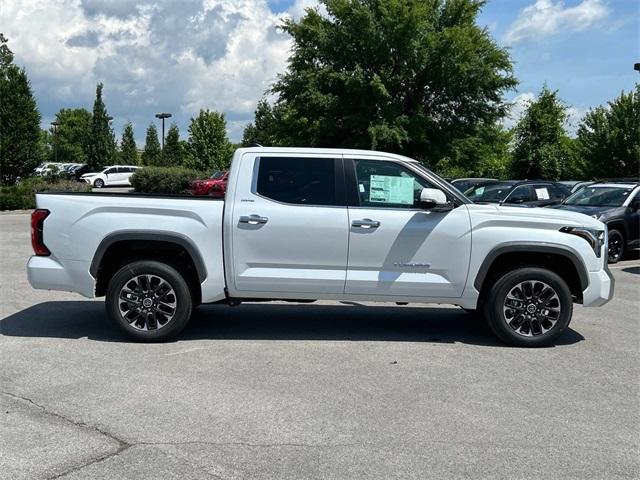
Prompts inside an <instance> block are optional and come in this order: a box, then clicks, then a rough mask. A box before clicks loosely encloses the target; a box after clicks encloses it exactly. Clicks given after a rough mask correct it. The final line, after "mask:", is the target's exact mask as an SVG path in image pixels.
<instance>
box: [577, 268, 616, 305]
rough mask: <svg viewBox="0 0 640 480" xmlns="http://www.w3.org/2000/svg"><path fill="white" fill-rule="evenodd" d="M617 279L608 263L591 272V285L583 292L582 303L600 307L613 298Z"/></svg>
mask: <svg viewBox="0 0 640 480" xmlns="http://www.w3.org/2000/svg"><path fill="white" fill-rule="evenodd" d="M605 258H606V257H605ZM614 286H615V279H614V278H613V275H612V274H611V271H610V270H609V268H608V267H607V265H606V260H605V266H604V268H603V269H602V270H599V271H597V272H589V286H588V287H587V288H586V289H585V290H584V292H582V305H583V306H585V307H600V306H602V305H604V304H605V303H607V302H608V301H609V300H611V299H612V298H613V290H614Z"/></svg>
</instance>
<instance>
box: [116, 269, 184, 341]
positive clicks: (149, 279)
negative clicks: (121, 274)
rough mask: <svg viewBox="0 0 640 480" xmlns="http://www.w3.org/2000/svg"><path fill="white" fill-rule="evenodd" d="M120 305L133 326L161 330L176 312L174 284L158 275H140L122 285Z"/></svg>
mask: <svg viewBox="0 0 640 480" xmlns="http://www.w3.org/2000/svg"><path fill="white" fill-rule="evenodd" d="M118 308H119V310H120V315H122V318H124V319H125V320H126V321H127V322H128V323H129V325H130V326H131V327H132V328H135V329H136V330H141V331H152V330H159V329H161V328H163V327H166V326H167V325H168V324H169V323H170V322H171V320H172V319H173V317H174V315H175V313H176V308H177V298H176V293H175V291H174V289H173V287H172V286H171V284H170V283H169V282H168V281H167V280H165V279H164V278H162V277H160V276H158V275H137V276H135V277H133V278H131V279H130V280H128V281H127V282H126V283H125V284H124V285H123V286H122V288H121V289H120V293H119V295H118Z"/></svg>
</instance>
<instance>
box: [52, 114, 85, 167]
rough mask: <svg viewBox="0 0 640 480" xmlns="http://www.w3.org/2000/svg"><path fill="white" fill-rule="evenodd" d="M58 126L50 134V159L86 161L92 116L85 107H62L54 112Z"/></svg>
mask: <svg viewBox="0 0 640 480" xmlns="http://www.w3.org/2000/svg"><path fill="white" fill-rule="evenodd" d="M55 121H56V122H57V123H58V126H57V127H56V128H54V127H53V126H52V127H51V128H50V129H49V133H50V134H51V137H50V138H51V148H52V151H51V160H52V161H58V162H63V163H87V161H88V158H89V152H90V143H91V133H92V132H91V121H92V116H91V112H89V111H88V110H87V109H85V108H62V109H60V111H59V112H58V113H56V116H55Z"/></svg>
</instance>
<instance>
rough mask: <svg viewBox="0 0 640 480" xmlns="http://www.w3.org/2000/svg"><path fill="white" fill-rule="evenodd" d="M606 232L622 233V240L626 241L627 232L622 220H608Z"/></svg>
mask: <svg viewBox="0 0 640 480" xmlns="http://www.w3.org/2000/svg"><path fill="white" fill-rule="evenodd" d="M607 230H618V231H619V232H620V233H622V237H623V240H624V241H625V243H626V241H627V239H628V238H629V234H628V232H627V224H626V223H625V222H624V220H623V219H616V220H610V221H608V222H607Z"/></svg>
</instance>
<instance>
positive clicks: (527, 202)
mask: <svg viewBox="0 0 640 480" xmlns="http://www.w3.org/2000/svg"><path fill="white" fill-rule="evenodd" d="M570 193H571V191H570V190H569V188H567V187H566V186H565V185H562V184H561V183H558V182H552V181H548V180H505V181H497V182H491V183H485V184H484V185H478V186H476V187H473V188H471V189H469V190H467V191H466V192H464V194H465V195H466V196H467V198H468V199H469V200H471V201H473V202H475V203H499V204H501V205H503V204H504V205H511V206H521V207H547V206H550V205H557V204H559V203H561V202H562V201H563V200H564V199H565V198H566V197H568V196H569V195H570Z"/></svg>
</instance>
